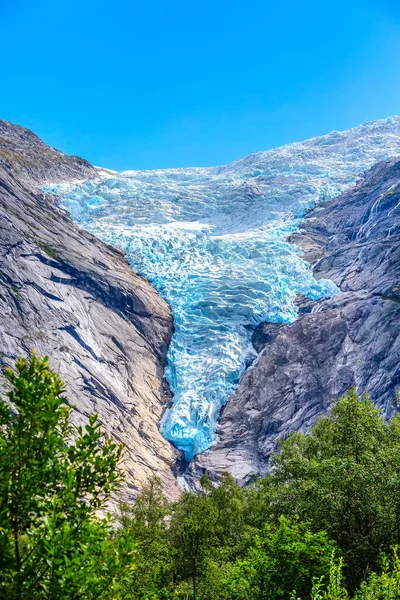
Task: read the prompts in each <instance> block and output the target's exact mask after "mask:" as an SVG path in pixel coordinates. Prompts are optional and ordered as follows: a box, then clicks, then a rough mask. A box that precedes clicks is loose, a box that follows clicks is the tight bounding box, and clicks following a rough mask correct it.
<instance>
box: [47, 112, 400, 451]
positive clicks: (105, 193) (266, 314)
mask: <svg viewBox="0 0 400 600" xmlns="http://www.w3.org/2000/svg"><path fill="white" fill-rule="evenodd" d="M396 154H400V118H398V117H392V118H389V119H386V120H382V121H375V122H371V123H367V124H365V125H362V126H360V127H358V128H354V129H351V130H349V131H346V132H340V133H338V132H333V133H331V134H328V135H326V136H323V137H321V138H314V139H311V140H307V141H306V142H302V143H295V144H290V145H287V146H283V147H282V148H279V149H277V150H270V151H267V152H261V153H258V154H255V155H252V156H249V157H246V158H244V159H241V160H239V161H236V162H235V163H232V164H231V165H227V166H225V167H217V168H204V169H203V168H193V169H169V170H159V171H125V172H122V173H117V174H115V175H114V174H112V173H109V174H107V176H104V177H101V178H99V179H97V180H91V181H85V182H82V183H80V184H77V185H76V184H67V185H65V184H62V185H56V186H47V190H49V191H53V192H55V193H57V194H58V195H59V196H60V204H61V206H63V207H64V208H65V209H67V210H68V211H69V212H70V214H71V216H72V218H73V219H75V220H76V221H78V222H79V223H80V224H81V225H82V226H83V227H85V228H86V229H88V230H90V231H91V232H92V233H94V234H95V235H97V236H98V237H100V238H101V239H103V240H104V241H106V242H108V243H110V244H113V245H115V246H118V247H120V248H122V249H124V250H125V251H126V253H127V257H128V260H129V262H130V264H131V266H132V268H133V269H135V270H136V271H138V272H139V273H140V274H142V275H144V276H146V277H148V278H149V279H150V280H151V281H152V283H153V285H154V286H155V287H156V288H157V290H158V291H159V293H160V294H161V295H162V296H163V297H164V298H166V300H168V302H169V303H170V305H171V307H172V310H173V313H174V320H175V333H174V336H173V340H172V343H171V347H170V350H169V360H168V368H167V373H166V375H167V379H168V381H169V383H170V386H171V389H172V392H173V394H174V403H173V406H172V408H171V409H170V410H168V411H167V412H166V414H165V416H164V419H163V422H162V424H161V430H162V433H163V434H164V436H165V437H166V438H167V439H168V440H170V441H171V442H172V443H173V444H175V445H176V446H177V447H178V448H180V449H181V450H183V452H184V453H185V456H186V459H187V460H190V459H191V458H192V457H193V456H194V455H195V454H197V453H199V452H202V451H204V450H206V449H207V448H208V447H209V446H210V444H211V442H212V438H213V435H214V432H215V428H216V422H217V418H218V414H219V412H220V409H221V407H222V406H223V405H224V404H225V402H226V401H227V399H228V397H229V395H230V394H231V393H232V391H233V389H234V387H235V385H236V383H237V382H238V380H239V377H240V375H241V374H242V373H243V371H244V369H245V368H246V366H247V365H248V364H249V363H250V362H251V360H252V358H253V357H254V350H253V348H252V346H251V343H250V336H251V329H252V328H253V327H254V326H255V325H257V324H258V323H260V322H261V321H274V322H291V321H293V320H294V319H295V318H296V308H295V305H294V299H295V297H296V295H297V294H303V295H306V296H308V297H312V298H315V299H318V298H321V297H323V296H330V295H333V294H335V293H336V292H337V291H338V290H337V288H336V286H335V285H334V284H333V283H332V282H330V281H325V280H320V281H316V280H315V279H314V278H313V276H312V274H311V271H310V268H309V266H308V265H307V264H306V263H305V262H304V261H303V260H302V258H301V253H300V251H299V249H297V248H296V247H294V246H291V245H290V244H288V243H287V242H286V241H285V240H286V237H287V236H288V234H289V233H290V232H293V231H294V230H295V229H296V227H298V225H299V222H300V220H301V217H302V216H303V215H304V213H305V212H306V211H307V210H308V209H309V208H311V207H312V206H313V205H314V204H315V203H316V202H317V201H319V200H323V199H324V198H327V197H331V196H334V195H336V194H339V193H340V192H341V191H343V190H344V189H346V187H348V186H350V185H352V184H354V183H355V181H356V180H357V178H358V176H359V175H360V174H361V172H363V171H364V170H365V169H366V168H368V167H370V166H372V164H373V163H375V162H376V161H378V160H383V159H385V158H388V157H390V156H393V155H396Z"/></svg>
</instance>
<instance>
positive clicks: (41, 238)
mask: <svg viewBox="0 0 400 600" xmlns="http://www.w3.org/2000/svg"><path fill="white" fill-rule="evenodd" d="M97 176H98V170H96V168H94V167H92V166H91V165H90V164H89V163H88V162H87V161H84V160H82V159H80V158H77V157H70V156H65V155H63V154H62V153H61V152H58V151H57V150H54V149H52V148H49V147H48V146H46V145H45V144H44V143H43V142H41V141H40V140H39V138H37V137H36V136H35V135H34V134H33V133H32V132H30V131H28V130H26V129H24V128H22V127H19V126H16V125H12V124H10V123H7V122H5V121H0V247H1V251H0V285H1V287H0V364H3V365H12V364H13V362H14V360H15V359H16V358H17V357H19V356H23V355H26V354H27V353H29V351H30V350H31V349H35V350H36V351H37V353H38V354H40V355H45V354H47V355H49V357H50V361H51V364H52V366H53V367H54V368H55V369H56V370H57V371H58V372H59V373H60V375H61V377H62V378H63V379H64V381H65V382H66V386H67V394H68V398H69V401H70V402H71V403H72V404H74V405H75V407H76V408H75V415H74V418H75V420H76V422H82V421H85V419H86V418H87V415H88V414H89V413H93V412H96V413H97V414H98V415H99V417H100V419H101V421H102V423H103V425H104V428H105V429H106V430H107V432H109V433H110V434H111V435H112V436H113V437H114V438H115V439H116V440H117V441H118V442H123V443H124V444H125V446H126V452H125V459H124V470H125V472H126V485H125V488H124V490H123V495H124V497H125V498H131V497H134V496H135V493H136V491H137V490H138V488H140V486H141V485H142V484H143V482H145V481H146V480H147V479H148V478H149V477H150V476H152V475H158V476H159V477H160V478H161V480H162V482H163V484H164V487H165V489H166V491H167V493H168V494H169V495H170V496H171V497H174V496H177V494H178V493H179V488H178V486H177V483H176V478H175V469H176V464H177V462H178V461H179V459H180V454H179V453H178V451H177V450H176V449H175V448H174V447H173V446H172V445H171V444H170V443H168V442H167V441H166V440H165V439H164V438H163V437H162V436H161V434H160V433H159V431H158V425H159V422H160V419H161V417H162V414H163V412H164V410H165V407H166V404H167V403H168V393H167V391H166V390H165V389H164V383H163V372H164V366H165V363H166V353H167V349H168V344H169V341H170V337H171V334H172V328H173V323H172V317H171V312H170V309H169V306H168V305H167V304H166V302H164V300H162V299H161V298H160V297H159V296H158V294H157V293H156V291H155V290H154V289H153V288H152V286H151V285H150V283H149V282H148V281H147V280H145V279H144V278H142V277H139V276H138V275H135V274H134V273H133V272H132V270H131V268H130V267H129V266H128V264H127V262H126V260H125V257H124V254H123V253H122V252H121V251H119V250H116V249H113V248H112V247H110V246H108V245H106V244H104V243H102V242H100V241H99V240H98V239H96V238H95V237H94V236H92V235H91V234H89V233H87V232H85V231H84V230H82V229H80V228H79V227H78V226H77V225H75V224H73V223H72V222H71V220H70V219H69V217H68V216H67V214H66V213H65V212H63V211H61V210H59V209H58V208H56V207H55V206H54V204H53V202H52V198H50V197H49V196H47V195H46V194H44V193H43V192H42V191H40V189H39V187H38V186H39V184H44V183H46V182H52V183H55V182H60V181H65V180H68V181H71V180H74V179H75V180H77V179H88V178H95V177H97Z"/></svg>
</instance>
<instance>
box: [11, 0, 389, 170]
mask: <svg viewBox="0 0 400 600" xmlns="http://www.w3.org/2000/svg"><path fill="white" fill-rule="evenodd" d="M0 43H1V57H2V60H1V69H0V118H4V119H6V120H9V121H14V122H17V123H20V124H21V125H25V126H26V127H29V128H31V129H33V130H34V131H35V132H36V133H37V134H38V135H39V136H41V137H42V138H43V139H44V140H45V141H46V142H47V143H49V144H50V145H52V146H55V147H57V148H59V149H61V150H63V151H64V152H68V153H72V154H78V155H80V156H83V157H85V158H87V159H88V160H90V161H91V162H92V163H94V164H96V165H101V166H105V167H109V168H114V169H127V168H135V169H144V168H149V169H151V168H162V167H172V166H176V167H181V166H193V165H195V166H204V165H217V164H224V163H227V162H229V161H231V160H234V159H236V158H239V157H241V156H244V155H246V154H250V153H251V152H255V151H258V150H265V149H268V148H271V147H274V146H278V145H281V144H284V143H286V142H290V141H295V140H301V139H304V138H307V137H311V136H315V135H320V134H323V133H327V132H328V131H330V130H332V129H344V128H347V127H351V126H354V125H358V124H360V123H362V122H364V121H368V120H372V119H377V118H381V117H385V116H389V115H392V114H399V113H400V1H399V0H360V1H359V0H345V1H343V0H318V1H317V0H286V1H283V0H274V1H273V2H270V1H268V0H247V1H245V0H241V1H240V2H238V1H235V0H232V1H230V2H229V1H223V0H201V1H200V0H185V1H181V0H169V1H167V0H164V1H161V0H153V1H151V0H141V1H140V2H139V1H137V0H109V1H104V0H95V1H94V0H0Z"/></svg>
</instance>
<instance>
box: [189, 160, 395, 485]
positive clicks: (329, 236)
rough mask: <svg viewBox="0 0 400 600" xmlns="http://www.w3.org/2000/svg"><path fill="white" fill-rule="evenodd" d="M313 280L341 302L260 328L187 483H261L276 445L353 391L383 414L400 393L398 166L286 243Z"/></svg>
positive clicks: (379, 172)
mask: <svg viewBox="0 0 400 600" xmlns="http://www.w3.org/2000/svg"><path fill="white" fill-rule="evenodd" d="M290 241H291V242H292V243H295V244H298V245H300V246H301V247H302V248H303V251H304V257H305V259H306V260H308V261H309V262H310V263H311V264H312V269H313V274H314V276H315V277H316V278H317V279H319V278H321V277H323V278H328V279H330V280H331V281H333V282H334V283H335V284H336V285H337V286H338V288H339V289H340V293H338V294H337V295H335V296H334V297H333V298H330V299H321V300H318V301H312V300H311V301H310V300H305V299H304V298H299V299H298V306H299V317H298V319H297V320H296V321H294V322H293V323H292V324H276V323H262V324H260V325H259V326H258V327H257V328H256V330H255V331H254V334H253V343H254V345H255V348H256V350H257V352H258V353H259V354H258V356H257V359H256V361H255V362H254V364H253V366H252V367H251V368H250V369H248V370H247V372H246V373H245V374H244V375H243V377H242V379H241V381H240V383H239V386H238V388H237V389H236V390H235V393H234V394H233V395H232V396H231V398H230V399H229V401H228V404H227V405H226V407H225V409H224V410H223V413H222V415H221V418H220V422H219V427H218V430H217V439H216V442H215V443H214V444H213V446H212V447H211V449H210V450H209V451H208V452H206V453H204V454H201V455H199V456H197V457H196V459H195V461H194V463H193V464H192V466H191V476H192V477H193V476H194V477H195V479H196V478H197V477H198V475H199V474H201V473H203V472H204V471H206V472H208V473H209V474H210V475H212V476H214V477H217V476H218V475H219V474H220V473H221V472H223V471H226V470H229V471H230V472H231V473H232V474H233V475H234V476H235V478H236V479H237V480H238V481H241V482H242V483H244V482H246V481H248V480H249V479H251V478H252V477H253V476H254V475H258V474H265V473H266V472H267V470H268V459H269V456H270V454H271V452H272V451H274V450H276V449H277V447H278V446H277V442H278V440H279V439H285V438H286V437H287V436H288V435H289V434H290V433H291V432H292V431H303V432H305V431H307V430H308V429H309V428H310V427H311V426H312V425H313V424H315V421H316V419H317V418H318V417H320V416H321V415H323V414H325V413H326V412H327V411H328V410H329V407H330V404H331V402H332V401H333V400H334V399H336V398H338V397H340V396H341V395H343V394H344V393H345V392H346V391H347V390H348V389H349V388H350V387H351V386H356V388H357V389H358V391H359V392H368V393H369V394H370V395H371V397H372V398H373V400H374V401H375V403H376V404H377V405H378V406H379V407H381V409H382V411H383V413H384V414H385V415H386V416H387V417H389V416H390V415H391V414H393V412H394V411H395V407H394V403H393V401H394V398H395V394H396V391H398V390H399V389H400V161H399V160H397V159H392V160H389V161H386V162H382V163H379V164H377V165H376V166H375V167H373V168H372V169H371V170H370V171H369V172H368V173H367V174H366V175H365V176H364V177H363V178H362V179H361V181H360V182H359V183H358V185H356V187H355V188H354V189H352V190H350V191H348V192H345V193H344V194H342V195H340V196H339V197H337V198H334V199H331V200H328V201H326V202H324V203H322V204H320V205H319V206H317V207H316V208H315V209H314V210H312V211H311V212H310V213H309V214H308V215H307V216H306V218H305V219H304V220H303V221H302V223H301V229H300V231H299V232H297V233H296V234H294V235H292V236H291V237H290Z"/></svg>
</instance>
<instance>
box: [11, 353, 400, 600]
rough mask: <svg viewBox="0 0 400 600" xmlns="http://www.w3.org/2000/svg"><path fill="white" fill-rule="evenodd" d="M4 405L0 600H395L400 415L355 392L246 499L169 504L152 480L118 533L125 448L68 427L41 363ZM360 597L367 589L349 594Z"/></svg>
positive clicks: (21, 368) (214, 488) (222, 483)
mask: <svg viewBox="0 0 400 600" xmlns="http://www.w3.org/2000/svg"><path fill="white" fill-rule="evenodd" d="M7 379H8V384H9V389H10V391H9V393H8V397H7V399H5V400H4V401H2V402H0V597H1V598H3V597H4V598H5V599H6V600H41V599H45V598H46V599H48V600H56V599H57V600H58V599H61V598H62V599H63V600H78V599H79V600H95V599H96V600H349V599H350V598H353V600H396V599H398V600H400V560H399V558H398V554H397V547H396V550H395V551H394V553H393V557H392V558H391V559H388V558H387V555H388V553H389V552H390V548H391V546H393V545H395V544H396V543H398V542H399V540H400V530H399V528H400V417H395V418H394V419H393V420H392V421H391V423H390V424H386V423H384V421H383V419H382V417H381V415H380V413H379V410H377V409H376V408H375V407H374V405H373V403H372V402H371V401H370V400H369V399H368V397H363V398H359V397H358V396H357V394H356V393H355V391H354V390H351V391H350V392H349V393H348V394H347V395H346V396H344V397H343V398H341V399H340V400H339V401H338V402H336V403H335V405H334V406H333V408H332V412H331V415H330V416H328V417H326V418H324V419H320V420H319V421H318V423H317V425H316V426H315V427H314V429H313V430H312V431H311V432H310V433H309V434H307V435H304V434H299V433H296V434H293V435H291V436H290V437H289V438H288V439H287V440H286V441H285V442H283V443H282V446H281V452H280V453H279V454H276V455H275V456H274V457H273V458H272V463H273V471H272V473H271V474H270V475H268V476H267V477H264V478H262V479H260V480H258V481H256V482H255V483H253V484H251V485H249V486H247V487H245V488H239V487H238V486H237V485H236V483H235V481H234V480H233V478H232V477H231V475H229V474H227V473H226V474H223V475H222V477H221V478H220V480H219V482H218V483H215V482H212V481H211V480H210V479H209V478H208V477H206V476H203V477H202V478H201V482H200V484H201V485H200V490H199V491H198V492H185V493H183V494H182V497H181V498H180V499H179V500H178V501H177V502H174V503H170V502H168V501H167V500H166V499H165V497H164V495H163V491H162V488H161V483H160V481H159V480H158V479H157V478H154V479H152V480H151V481H149V482H148V484H147V486H145V487H144V488H143V490H142V491H141V493H140V494H139V496H138V497H137V499H136V502H135V503H134V504H133V505H131V506H130V505H126V504H125V505H123V506H121V511H120V515H119V524H118V526H117V527H116V526H115V523H113V522H112V519H111V518H110V517H109V516H108V517H107V518H104V517H103V518H102V517H100V516H99V511H100V510H101V509H102V508H103V507H104V505H105V503H106V502H107V501H108V500H109V499H110V497H111V495H112V494H113V493H114V492H115V491H116V490H117V488H118V485H119V482H120V475H119V473H118V468H117V465H118V461H119V458H120V456H121V448H120V447H118V446H116V444H115V443H114V442H112V441H110V440H107V439H104V438H103V436H102V434H101V432H100V426H99V422H98V420H97V419H96V417H90V419H89V422H88V424H87V425H86V427H78V428H73V427H72V425H71V422H70V417H71V407H70V406H68V404H67V402H66V400H65V397H64V386H63V384H62V382H61V381H60V379H59V378H58V376H57V375H55V374H54V373H53V372H52V371H51V370H50V368H49V366H48V362H47V359H44V360H40V359H38V358H37V357H36V356H35V355H33V356H32V357H31V358H30V359H29V360H20V361H18V362H17V364H16V368H15V371H14V372H11V371H8V372H7ZM356 588H358V589H356Z"/></svg>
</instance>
